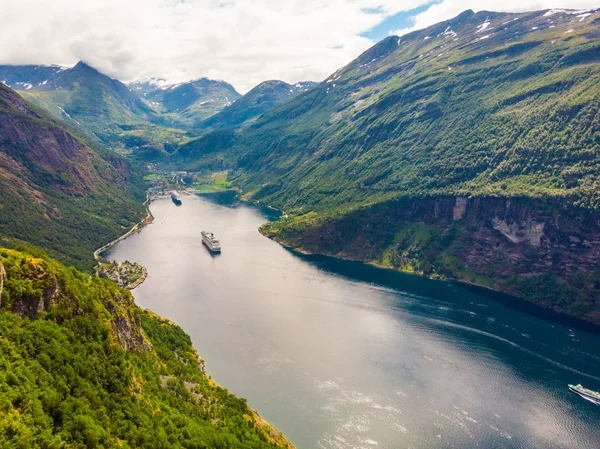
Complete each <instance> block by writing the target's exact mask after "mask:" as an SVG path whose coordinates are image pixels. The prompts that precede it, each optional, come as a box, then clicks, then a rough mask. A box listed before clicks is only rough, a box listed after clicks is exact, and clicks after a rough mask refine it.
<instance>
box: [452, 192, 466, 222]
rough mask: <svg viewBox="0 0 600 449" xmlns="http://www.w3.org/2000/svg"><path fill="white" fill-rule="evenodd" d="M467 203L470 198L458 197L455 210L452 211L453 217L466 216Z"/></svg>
mask: <svg viewBox="0 0 600 449" xmlns="http://www.w3.org/2000/svg"><path fill="white" fill-rule="evenodd" d="M467 203H468V199H467V198H465V197H461V196H459V197H457V198H456V203H455V204H454V210H453V211H452V219H453V220H460V219H461V218H462V217H464V215H465V212H466V211H467Z"/></svg>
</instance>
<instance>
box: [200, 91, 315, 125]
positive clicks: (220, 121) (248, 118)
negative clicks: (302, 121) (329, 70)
mask: <svg viewBox="0 0 600 449" xmlns="http://www.w3.org/2000/svg"><path fill="white" fill-rule="evenodd" d="M316 85H317V83H313V82H310V81H306V82H300V83H296V84H294V85H291V84H288V83H285V82H283V81H265V82H263V83H260V84H259V85H258V86H256V87H255V88H254V89H252V90H251V91H250V92H248V93H247V94H246V95H244V96H242V97H241V98H240V99H238V100H237V101H235V103H233V104H232V105H229V106H227V107H226V108H224V109H223V110H222V111H220V112H219V113H217V114H215V115H213V116H212V117H210V118H208V119H207V120H205V121H204V122H202V123H200V126H201V127H203V128H218V129H226V128H239V127H244V126H248V125H250V124H251V123H253V122H254V121H255V120H256V119H257V118H258V117H259V116H260V115H262V114H264V113H265V112H267V111H270V110H271V109H273V108H275V107H277V106H279V105H281V104H283V103H285V102H286V101H289V100H291V99H292V98H294V97H296V96H298V95H300V94H302V93H304V92H308V91H309V90H311V89H313V88H314V87H315V86H316Z"/></svg>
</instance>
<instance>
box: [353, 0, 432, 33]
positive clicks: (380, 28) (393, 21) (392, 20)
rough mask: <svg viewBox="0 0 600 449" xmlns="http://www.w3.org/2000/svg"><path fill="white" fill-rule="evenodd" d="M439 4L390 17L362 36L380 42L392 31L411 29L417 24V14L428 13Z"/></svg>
mask: <svg viewBox="0 0 600 449" xmlns="http://www.w3.org/2000/svg"><path fill="white" fill-rule="evenodd" d="M435 3H437V2H436V1H432V2H431V3H428V4H427V5H424V6H420V7H419V8H415V9H411V10H410V11H403V12H400V13H398V14H396V15H393V16H391V17H388V18H387V19H385V20H384V21H383V22H381V23H380V24H379V25H377V26H376V27H374V28H371V29H370V30H369V31H367V32H366V33H362V34H361V36H363V37H366V38H368V39H371V40H374V41H380V40H381V39H383V38H385V37H387V36H389V34H390V32H391V31H394V30H400V29H404V28H410V27H411V26H413V25H414V24H415V20H414V17H415V16H416V15H417V14H420V13H422V12H425V11H427V10H428V9H429V8H430V7H431V5H433V4H435Z"/></svg>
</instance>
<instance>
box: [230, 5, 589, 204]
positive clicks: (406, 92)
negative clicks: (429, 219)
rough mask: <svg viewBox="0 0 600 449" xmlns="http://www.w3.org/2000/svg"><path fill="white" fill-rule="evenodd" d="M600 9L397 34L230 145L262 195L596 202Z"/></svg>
mask: <svg viewBox="0 0 600 449" xmlns="http://www.w3.org/2000/svg"><path fill="white" fill-rule="evenodd" d="M599 36H600V13H598V12H593V13H586V14H579V15H577V14H576V13H573V12H563V13H553V14H549V13H548V12H546V11H538V12H532V13H524V14H502V13H491V12H479V13H477V14H474V13H473V12H470V11H468V12H465V13H463V14H461V15H460V16H458V17H457V18H455V19H452V20H450V21H447V22H443V23H440V24H438V25H435V26H433V27H430V28H428V29H425V30H422V31H418V32H414V33H411V34H409V35H406V36H402V37H401V38H397V37H389V38H387V39H385V40H384V41H382V42H380V43H379V44H377V45H376V46H375V47H373V48H371V49H370V50H368V51H367V52H365V53H364V54H363V55H361V56H360V57H359V58H358V59H356V60H355V61H353V62H352V63H350V64H349V65H348V66H346V67H344V68H342V69H340V70H339V71H338V72H336V73H334V74H333V75H331V76H330V77H329V78H328V79H327V80H326V82H324V83H322V84H321V85H320V86H319V87H318V88H316V89H314V90H312V91H310V92H307V93H305V94H303V95H300V96H298V97H297V98H295V99H293V100H291V101H289V102H287V103H285V104H284V105H282V106H281V107H279V108H277V109H275V110H273V111H271V112H270V113H267V114H265V115H264V116H263V117H261V119H260V120H259V121H258V122H257V123H256V124H255V125H254V126H252V127H251V129H249V130H248V131H247V132H244V133H243V134H242V136H241V138H240V139H238V141H239V142H241V145H239V146H237V147H234V149H233V150H232V151H231V152H230V155H233V156H234V157H235V159H234V165H236V166H237V168H239V182H240V184H241V185H243V186H246V188H247V189H248V190H250V191H251V192H252V194H253V197H254V198H256V199H261V200H265V201H268V202H271V203H272V204H274V205H277V206H280V207H285V208H286V209H288V210H289V209H295V208H297V209H307V208H317V209H327V208H331V207H336V206H339V205H345V204H349V203H353V204H362V203H365V202H373V201H381V200H385V199H389V198H391V197H397V196H407V195H410V196H413V195H417V196H418V195H430V194H441V193H443V194H472V195H494V196H496V195H500V196H519V195H525V196H561V197H568V198H570V199H571V200H573V201H576V202H581V203H585V204H586V205H588V206H592V207H596V206H597V205H598V198H597V193H596V192H597V191H598V189H597V187H598V184H597V174H598V168H599V162H600V151H599V145H600V112H599V107H600V106H599V105H600V87H599V86H600V59H599V58H598V55H599V54H600V40H599Z"/></svg>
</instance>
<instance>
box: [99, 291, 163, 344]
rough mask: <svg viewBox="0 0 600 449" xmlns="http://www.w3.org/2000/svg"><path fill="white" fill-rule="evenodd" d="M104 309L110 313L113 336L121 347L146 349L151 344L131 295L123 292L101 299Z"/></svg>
mask: <svg viewBox="0 0 600 449" xmlns="http://www.w3.org/2000/svg"><path fill="white" fill-rule="evenodd" d="M103 302H104V305H105V307H106V309H107V310H108V311H109V312H110V314H111V315H112V317H111V327H112V329H113V335H114V338H115V340H116V342H117V344H118V345H119V346H121V348H123V349H125V350H127V351H148V350H150V349H151V348H152V345H151V343H150V341H149V340H148V338H147V337H146V335H145V334H144V331H143V330H142V323H141V322H140V319H139V317H138V316H137V315H136V314H135V308H134V304H133V300H132V298H131V295H130V294H129V293H127V292H123V293H122V294H120V295H116V296H113V297H112V298H105V299H103Z"/></svg>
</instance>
